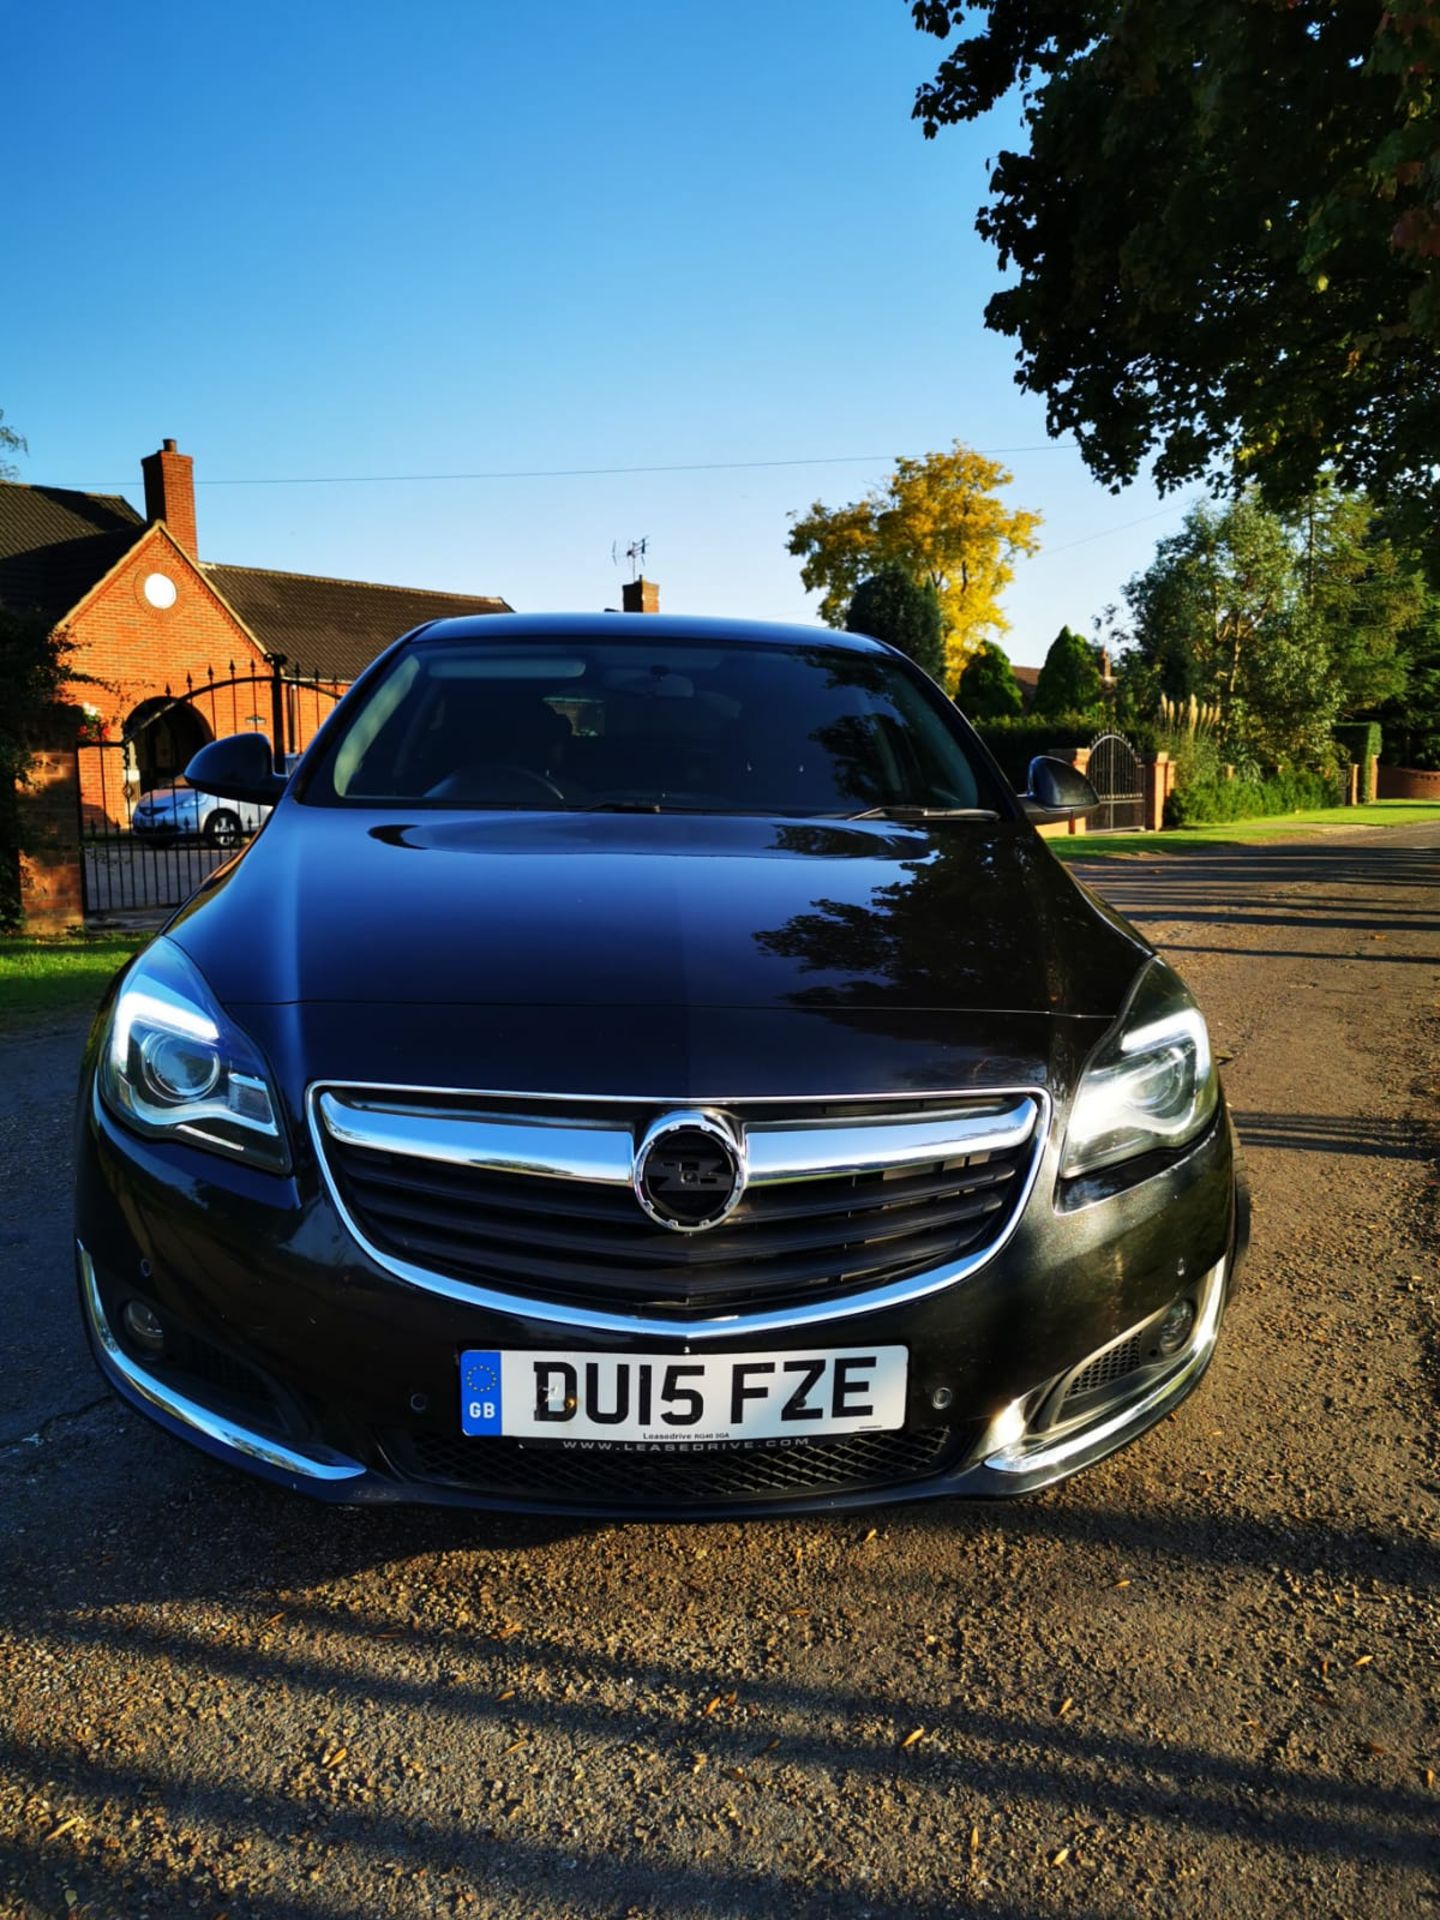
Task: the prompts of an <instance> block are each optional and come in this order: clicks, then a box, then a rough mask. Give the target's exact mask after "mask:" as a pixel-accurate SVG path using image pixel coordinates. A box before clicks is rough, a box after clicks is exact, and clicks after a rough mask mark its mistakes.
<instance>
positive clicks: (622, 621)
mask: <svg viewBox="0 0 1440 1920" xmlns="http://www.w3.org/2000/svg"><path fill="white" fill-rule="evenodd" d="M405 638H406V639H407V640H427V641H429V640H490V641H495V642H498V643H499V644H500V645H502V646H503V645H509V644H510V643H511V642H513V641H517V640H655V641H660V642H662V643H663V642H664V641H666V640H679V641H687V640H689V641H694V642H697V643H704V644H708V645H710V646H720V645H722V644H723V645H725V646H734V645H736V644H739V645H742V646H743V645H760V646H772V647H773V646H781V647H813V646H816V645H823V646H827V647H844V648H845V649H847V650H848V651H850V652H853V653H890V652H891V651H892V649H891V648H890V647H887V646H886V645H885V644H884V642H883V641H880V640H872V639H871V638H870V637H869V635H868V634H863V633H841V632H838V631H837V630H836V629H835V628H833V627H802V626H799V625H794V626H790V625H787V624H786V623H784V622H783V621H779V620H717V619H701V618H699V617H697V616H694V615H690V614H669V613H484V614H461V615H459V616H458V617H457V618H455V619H453V620H432V621H430V622H429V624H428V625H426V626H423V627H416V628H415V629H414V631H413V632H412V633H409V634H407V635H406V636H405Z"/></svg>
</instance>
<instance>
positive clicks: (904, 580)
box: [845, 567, 945, 680]
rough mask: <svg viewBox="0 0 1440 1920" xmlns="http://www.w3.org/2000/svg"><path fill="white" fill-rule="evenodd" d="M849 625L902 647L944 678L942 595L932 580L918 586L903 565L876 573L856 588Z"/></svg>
mask: <svg viewBox="0 0 1440 1920" xmlns="http://www.w3.org/2000/svg"><path fill="white" fill-rule="evenodd" d="M845 625H846V628H847V630H848V631H849V632H851V633H868V634H870V635H871V636H872V637H873V638H874V639H876V640H884V641H885V642H886V644H887V645H889V646H892V647H898V648H899V649H900V651H901V653H907V654H909V656H910V658H911V659H912V660H913V661H914V662H915V664H916V665H917V666H920V667H923V668H924V669H925V671H926V673H928V674H931V675H932V676H933V677H934V678H935V679H936V680H940V679H943V678H944V674H945V640H944V633H943V626H942V621H941V616H940V596H939V595H938V594H937V593H936V591H935V589H934V587H932V586H931V585H930V584H929V582H928V581H927V582H926V583H925V584H924V585H923V586H921V585H918V584H917V583H916V582H915V581H914V580H912V579H911V578H910V576H909V574H908V573H905V572H904V571H903V570H902V569H901V568H900V567H886V568H884V569H883V571H881V572H880V573H872V574H871V576H870V578H869V579H868V580H862V581H861V582H860V584H859V586H858V587H857V588H856V589H855V593H854V597H853V598H852V600H851V602H850V610H849V612H848V613H847V614H846V615H845Z"/></svg>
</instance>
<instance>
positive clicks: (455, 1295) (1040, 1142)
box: [306, 1081, 1050, 1341]
mask: <svg viewBox="0 0 1440 1920" xmlns="http://www.w3.org/2000/svg"><path fill="white" fill-rule="evenodd" d="M342 1086H343V1087H355V1088H356V1089H357V1090H359V1083H358V1082H339V1081H330V1082H328V1083H326V1087H329V1088H332V1089H333V1088H336V1087H342ZM326 1087H322V1086H320V1085H316V1086H312V1087H311V1088H310V1089H309V1092H308V1095H307V1097H306V1113H307V1117H308V1120H309V1126H310V1139H311V1144H312V1145H313V1147H314V1150H315V1158H316V1161H317V1163H318V1164H319V1168H320V1177H321V1179H322V1180H323V1181H324V1183H325V1190H326V1192H327V1193H328V1194H329V1196H330V1201H331V1204H332V1205H333V1206H334V1208H335V1211H336V1213H337V1214H338V1215H339V1216H340V1220H341V1223H342V1224H343V1225H344V1227H345V1230H346V1232H347V1233H349V1235H350V1236H351V1238H352V1239H353V1240H354V1241H355V1243H356V1244H357V1246H359V1247H361V1248H362V1249H363V1250H364V1252H365V1253H366V1254H367V1255H368V1256H369V1258H370V1259H371V1260H373V1261H374V1262H375V1264H376V1266H378V1267H381V1268H383V1270H384V1271H385V1272H386V1273H389V1274H391V1275H393V1276H394V1278H395V1279H397V1280H403V1281H404V1282H405V1284H406V1285H407V1286H411V1287H416V1288H418V1289H419V1290H420V1291H422V1292H424V1293H431V1294H438V1295H440V1296H441V1297H442V1298H444V1299H447V1300H455V1301H458V1302H460V1303H461V1304H463V1305H465V1306H470V1307H481V1308H484V1309H486V1310H487V1311H489V1312H492V1313H504V1314H509V1315H512V1316H513V1317H516V1318H518V1319H522V1320H539V1321H544V1322H547V1323H549V1324H552V1325H555V1326H560V1327H564V1328H566V1329H569V1330H572V1331H579V1332H586V1331H589V1332H595V1333H626V1334H651V1335H655V1336H657V1337H659V1338H661V1339H671V1340H674V1339H680V1340H684V1341H689V1340H720V1339H724V1338H726V1337H727V1336H729V1335H731V1334H735V1333H747V1334H749V1333H783V1332H787V1331H791V1330H798V1329H804V1328H806V1327H812V1326H823V1325H825V1324H826V1323H827V1322H828V1321H831V1320H843V1319H848V1318H851V1317H853V1316H855V1315H858V1314H863V1313H879V1312H882V1311H883V1310H884V1309H885V1308H887V1307H896V1306H903V1305H905V1304H906V1303H908V1302H909V1301H912V1300H923V1299H925V1298H926V1297H927V1296H928V1295H930V1294H933V1293H940V1292H942V1291H943V1290H944V1289H945V1288H946V1287H950V1286H954V1285H955V1284H956V1282H957V1281H960V1280H965V1279H968V1278H969V1276H970V1275H971V1274H972V1273H976V1272H978V1271H979V1269H980V1268H981V1267H983V1266H985V1265H986V1264H987V1262H989V1261H991V1260H993V1259H994V1258H995V1256H996V1255H997V1254H998V1253H999V1252H1000V1250H1001V1249H1002V1248H1003V1247H1004V1246H1005V1245H1006V1243H1007V1242H1008V1241H1009V1239H1010V1238H1011V1236H1012V1234H1013V1233H1014V1232H1015V1229H1016V1227H1017V1226H1018V1225H1019V1224H1020V1221H1021V1219H1022V1218H1023V1216H1024V1213H1025V1209H1026V1207H1027V1206H1028V1205H1029V1203H1030V1196H1031V1193H1032V1192H1033V1191H1034V1187H1035V1182H1036V1180H1037V1178H1038V1177H1039V1173H1040V1164H1041V1161H1042V1160H1043V1159H1044V1147H1045V1142H1046V1141H1047V1140H1048V1138H1049V1135H1050V1096H1049V1094H1048V1093H1045V1092H1043V1091H1041V1089H1039V1088H1038V1087H986V1088H983V1089H977V1090H976V1092H975V1093H974V1094H968V1095H967V1094H954V1093H947V1092H944V1091H941V1092H939V1093H936V1094H931V1095H928V1096H926V1097H928V1098H931V1099H945V1098H956V1099H964V1098H972V1099H973V1098H975V1097H977V1096H978V1097H980V1098H984V1099H989V1100H1006V1099H1013V1100H1021V1099H1024V1100H1027V1101H1031V1102H1033V1103H1034V1109H1035V1119H1034V1122H1033V1124H1032V1126H1031V1129H1030V1136H1031V1138H1032V1139H1033V1141H1034V1148H1033V1151H1032V1152H1031V1155H1030V1162H1029V1165H1028V1166H1027V1167H1026V1169H1025V1173H1024V1178H1023V1182H1022V1185H1021V1189H1020V1192H1019V1194H1018V1195H1017V1197H1016V1200H1015V1205H1014V1208H1013V1210H1012V1211H1011V1214H1010V1218H1009V1219H1008V1220H1007V1221H1006V1223H1005V1226H1004V1228H1003V1230H1002V1231H1001V1232H1000V1234H999V1235H998V1236H997V1237H996V1238H995V1239H994V1240H992V1241H991V1242H990V1243H989V1245H988V1246H985V1247H982V1248H980V1249H979V1250H978V1251H977V1252H975V1253H971V1254H967V1255H965V1257H964V1258H963V1259H960V1260H956V1261H952V1262H951V1263H950V1264H949V1265H947V1266H943V1267H932V1268H931V1269H929V1271H927V1272H925V1273H914V1274H911V1275H910V1276H909V1277H908V1278H907V1279H905V1280H895V1281H891V1282H889V1283H888V1284H887V1285H885V1286H881V1287H872V1288H871V1289H870V1290H869V1291H868V1292H863V1293H852V1294H847V1295H845V1296H844V1297H843V1298H841V1299H838V1300H814V1301H807V1302H805V1303H803V1304H801V1305H798V1306H791V1307H783V1308H782V1307H776V1308H771V1309H769V1310H766V1311H762V1312H758V1313H742V1312H740V1311H738V1310H736V1311H732V1312H730V1313H726V1314H717V1315H714V1316H712V1317H711V1318H709V1319H694V1318H688V1317H686V1316H685V1315H683V1314H656V1313H650V1314H645V1313H619V1312H611V1311H607V1310H606V1309H605V1308H603V1307H579V1306H567V1305H564V1304H563V1303H561V1302H559V1301H554V1300H545V1299H540V1298H536V1297H533V1296H531V1295H527V1294H517V1293H507V1292H505V1291H503V1290H502V1289H500V1288H497V1287H485V1286H480V1285H477V1284H476V1283H475V1282H473V1281H468V1280H456V1279H452V1278H451V1277H450V1276H449V1275H448V1274H442V1273H434V1272H432V1271H431V1270H430V1269H429V1268H428V1267H419V1266H415V1265H413V1264H412V1263H411V1262H410V1261H408V1260H401V1259H399V1258H398V1257H397V1256H396V1255H394V1254H389V1253H385V1252H382V1251H381V1249H380V1248H379V1247H377V1246H376V1245H375V1244H374V1243H373V1241H371V1240H369V1239H367V1237H366V1235H365V1234H364V1233H363V1232H362V1230H361V1228H360V1225H359V1223H358V1222H357V1221H356V1220H355V1218H354V1216H353V1215H352V1214H351V1212H350V1209H349V1208H348V1207H347V1206H346V1204H345V1201H344V1199H343V1198H342V1196H341V1193H340V1189H339V1187H338V1185H337V1184H336V1181H335V1177H334V1175H333V1174H332V1172H331V1171H330V1165H329V1162H328V1160H327V1159H326V1156H325V1141H324V1122H323V1121H322V1119H321V1117H320V1110H319V1103H320V1100H321V1098H322V1097H323V1094H324V1092H325V1091H326ZM369 1091H370V1092H372V1093H373V1092H374V1091H375V1089H374V1088H373V1087H371V1088H370V1089H369ZM393 1091H395V1092H396V1093H397V1094H399V1095H402V1096H403V1094H405V1093H407V1092H409V1093H425V1094H431V1093H435V1092H441V1093H445V1092H451V1093H454V1094H456V1095H457V1096H458V1097H464V1095H463V1090H461V1089H458V1088H440V1089H436V1088H430V1087H424V1088H420V1087H416V1088H395V1089H394V1090H393ZM469 1097H470V1098H471V1099H475V1098H480V1099H503V1100H513V1099H518V1098H522V1097H523V1096H520V1095H517V1094H513V1093H490V1092H484V1091H481V1090H479V1089H473V1088H472V1089H471V1090H470V1094H469ZM529 1097H530V1098H532V1099H545V1100H551V1099H554V1098H557V1097H562V1098H563V1096H555V1095H550V1094H544V1095H534V1094H532V1095H530V1096H529ZM578 1097H580V1098H584V1099H589V1100H592V1101H596V1102H598V1101H601V1100H604V1101H606V1102H607V1103H609V1104H612V1105H613V1104H615V1103H616V1096H615V1095H604V1094H587V1095H582V1096H578ZM896 1097H897V1098H908V1099H911V1100H914V1099H915V1098H917V1095H916V1094H914V1093H910V1094H908V1095H904V1096H896ZM841 1098H850V1099H855V1100H861V1099H864V1098H865V1096H864V1095H862V1094H854V1095H848V1096H841V1095H838V1094H836V1095H829V1096H826V1102H827V1103H828V1102H829V1101H831V1100H838V1099H841ZM625 1099H626V1101H627V1104H635V1105H641V1104H648V1102H642V1101H640V1100H638V1099H637V1100H635V1101H633V1102H631V1101H629V1097H628V1096H625ZM776 1102H777V1103H778V1096H776ZM675 1104H676V1105H683V1104H684V1103H683V1102H676V1103H675ZM690 1104H691V1105H697V1104H699V1103H698V1102H696V1101H694V1100H692V1101H691V1102H690ZM705 1104H707V1105H708V1104H710V1103H709V1102H706V1103H705ZM730 1104H732V1105H737V1106H740V1105H750V1104H753V1103H751V1102H748V1101H744V1100H737V1101H734V1102H732V1103H730ZM786 1104H787V1105H793V1104H794V1102H793V1100H790V1099H787V1100H786ZM816 1104H817V1105H818V1104H821V1102H820V1101H818V1100H817V1103H816ZM1022 1138H1023V1136H1022ZM932 1158H933V1155H932Z"/></svg>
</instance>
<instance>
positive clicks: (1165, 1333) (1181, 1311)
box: [1155, 1300, 1195, 1353]
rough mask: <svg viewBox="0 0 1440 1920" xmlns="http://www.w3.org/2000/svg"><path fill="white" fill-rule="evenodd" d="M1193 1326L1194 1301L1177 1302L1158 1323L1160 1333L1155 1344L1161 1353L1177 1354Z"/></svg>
mask: <svg viewBox="0 0 1440 1920" xmlns="http://www.w3.org/2000/svg"><path fill="white" fill-rule="evenodd" d="M1194 1326H1195V1303H1194V1301H1193V1300H1177V1301H1175V1303H1174V1304H1173V1306H1171V1308H1170V1310H1169V1312H1168V1313H1167V1314H1166V1315H1165V1318H1164V1319H1163V1320H1162V1321H1161V1322H1160V1332H1159V1335H1158V1337H1157V1339H1156V1342H1155V1344H1156V1346H1158V1347H1159V1349H1160V1351H1161V1353H1178V1352H1179V1351H1180V1349H1181V1348H1182V1347H1183V1346H1184V1344H1185V1342H1186V1341H1187V1340H1188V1339H1189V1338H1190V1335H1191V1332H1192V1331H1193V1329H1194Z"/></svg>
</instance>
